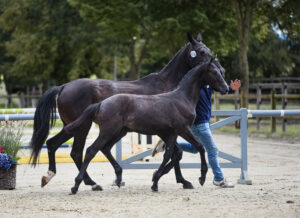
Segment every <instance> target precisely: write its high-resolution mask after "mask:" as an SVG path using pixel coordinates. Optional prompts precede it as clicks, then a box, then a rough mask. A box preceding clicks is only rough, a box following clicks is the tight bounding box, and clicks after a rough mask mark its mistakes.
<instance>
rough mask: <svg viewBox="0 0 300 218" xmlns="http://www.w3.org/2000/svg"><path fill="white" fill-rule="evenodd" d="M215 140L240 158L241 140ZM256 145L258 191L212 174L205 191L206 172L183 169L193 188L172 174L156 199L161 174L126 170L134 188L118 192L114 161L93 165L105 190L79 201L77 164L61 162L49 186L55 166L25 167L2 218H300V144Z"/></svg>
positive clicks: (0, 198) (2, 197) (84, 193)
mask: <svg viewBox="0 0 300 218" xmlns="http://www.w3.org/2000/svg"><path fill="white" fill-rule="evenodd" d="M214 138H215V141H216V143H217V145H218V146H219V148H220V150H222V151H224V152H228V153H230V154H232V155H235V156H239V154H240V138H239V136H238V135H227V134H226V135H224V134H214ZM248 146H249V147H248V152H249V154H248V160H249V177H250V179H251V180H252V182H253V185H240V184H236V187H235V188H233V189H222V188H218V187H216V186H214V185H213V184H212V179H213V176H212V172H211V170H209V172H208V178H207V181H206V183H205V185H204V186H203V187H201V186H200V184H199V183H198V177H199V175H200V172H199V170H198V169H183V175H184V176H185V178H186V179H188V180H189V181H191V182H192V183H193V185H194V187H195V189H193V190H184V189H182V187H181V185H179V184H176V183H175V178H174V173H173V171H171V172H170V173H169V174H168V175H166V176H164V177H162V179H161V180H160V182H159V192H158V193H153V192H152V191H151V189H150V187H151V177H152V173H153V171H154V170H125V171H124V173H123V180H124V181H125V182H126V185H125V186H124V187H121V188H120V189H119V188H117V187H114V186H111V183H112V181H113V179H114V172H113V169H112V167H111V166H110V165H109V163H91V164H90V166H89V168H88V172H89V174H90V175H91V177H92V178H93V179H94V180H95V181H96V182H98V183H99V184H100V185H102V187H103V188H104V190H103V191H101V192H94V191H91V189H90V187H88V186H85V185H84V184H82V185H81V186H80V189H79V192H78V193H77V194H76V195H69V193H70V188H71V187H72V186H73V184H74V178H75V176H76V175H77V169H76V168H75V165H74V164H73V163H63V164H57V172H58V173H57V175H56V176H55V177H54V178H53V179H52V181H51V182H50V183H49V184H48V185H47V186H46V187H44V188H41V187H40V178H41V176H42V175H43V174H45V172H46V171H47V167H48V165H47V164H41V165H39V166H38V167H36V168H32V167H30V166H28V165H19V166H18V169H17V188H16V189H15V190H13V191H1V190H0V217H1V218H2V217H3V218H4V217H300V142H299V141H295V140H294V141H293V142H292V143H291V142H289V141H285V140H277V139H263V138H257V137H249V138H248ZM160 159H161V156H160V157H157V158H156V159H151V160H150V161H159V160H160ZM191 161H195V162H197V161H199V156H198V155H193V154H187V153H185V154H184V159H183V162H191ZM220 161H221V162H222V160H220ZM223 171H224V174H225V176H226V177H227V178H229V179H230V180H231V181H233V182H234V183H236V181H237V179H238V178H239V176H240V169H224V170H223Z"/></svg>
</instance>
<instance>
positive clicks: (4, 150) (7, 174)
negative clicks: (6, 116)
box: [0, 122, 24, 190]
mask: <svg viewBox="0 0 300 218" xmlns="http://www.w3.org/2000/svg"><path fill="white" fill-rule="evenodd" d="M23 127H24V125H23V124H22V123H21V124H20V123H19V125H18V124H17V123H12V122H10V123H9V122H5V124H4V125H2V123H1V127H0V189H2V190H3V189H9V190H11V189H15V187H16V172H17V171H16V170H17V160H18V156H17V154H18V151H19V150H20V144H21V137H22V129H23Z"/></svg>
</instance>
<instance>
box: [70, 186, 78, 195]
mask: <svg viewBox="0 0 300 218" xmlns="http://www.w3.org/2000/svg"><path fill="white" fill-rule="evenodd" d="M77 191H78V188H76V187H73V188H71V194H72V195H75V194H76V193H77Z"/></svg>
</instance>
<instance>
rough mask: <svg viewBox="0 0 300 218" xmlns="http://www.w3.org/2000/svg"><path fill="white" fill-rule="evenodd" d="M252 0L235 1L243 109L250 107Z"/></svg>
mask: <svg viewBox="0 0 300 218" xmlns="http://www.w3.org/2000/svg"><path fill="white" fill-rule="evenodd" d="M253 4H255V2H253V1H252V0H245V1H241V0H235V9H236V17H237V31H238V59H239V63H238V67H239V72H240V75H241V81H242V88H241V94H242V99H241V100H242V101H241V107H248V100H247V98H246V96H245V95H246V94H248V88H249V65H248V55H247V53H248V41H249V36H250V33H251V21H252V9H253Z"/></svg>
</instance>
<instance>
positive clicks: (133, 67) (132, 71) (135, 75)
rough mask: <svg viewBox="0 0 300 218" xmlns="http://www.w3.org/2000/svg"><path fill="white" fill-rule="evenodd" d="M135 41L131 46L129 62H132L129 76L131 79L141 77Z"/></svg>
mask: <svg viewBox="0 0 300 218" xmlns="http://www.w3.org/2000/svg"><path fill="white" fill-rule="evenodd" d="M134 45H135V41H133V42H132V43H131V44H130V48H129V52H130V54H129V62H130V70H129V77H130V79H132V80H133V79H137V78H138V77H139V69H138V66H137V63H136V58H135V46H134Z"/></svg>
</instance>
